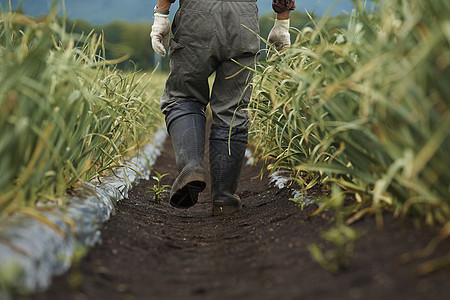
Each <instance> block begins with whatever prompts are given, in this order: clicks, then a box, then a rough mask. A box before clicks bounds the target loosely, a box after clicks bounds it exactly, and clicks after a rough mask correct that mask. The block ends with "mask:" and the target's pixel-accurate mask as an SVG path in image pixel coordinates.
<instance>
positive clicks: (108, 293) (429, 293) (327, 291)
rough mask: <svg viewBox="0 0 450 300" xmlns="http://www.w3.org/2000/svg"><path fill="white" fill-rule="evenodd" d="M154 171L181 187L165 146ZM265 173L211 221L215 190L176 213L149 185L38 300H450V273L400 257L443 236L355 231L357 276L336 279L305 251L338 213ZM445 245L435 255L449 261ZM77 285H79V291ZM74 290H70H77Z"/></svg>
mask: <svg viewBox="0 0 450 300" xmlns="http://www.w3.org/2000/svg"><path fill="white" fill-rule="evenodd" d="M164 147H165V148H164V151H163V153H162V155H161V156H160V157H159V159H158V160H157V161H156V164H155V165H154V169H155V170H156V171H158V172H160V173H169V174H170V175H169V176H167V177H165V178H164V180H163V182H164V183H166V184H170V183H171V182H172V181H173V180H174V179H175V177H176V167H175V160H174V157H173V154H172V146H171V142H170V140H169V139H168V140H167V141H166V143H165V146H164ZM260 168H261V166H260V165H256V166H247V165H246V166H244V167H243V170H242V175H241V181H240V185H239V189H238V194H239V195H240V197H241V198H242V199H243V203H244V209H243V211H242V212H240V213H237V214H234V215H232V216H220V217H212V216H211V215H210V209H211V208H210V202H209V200H208V199H209V196H210V194H209V191H208V187H207V189H206V190H205V192H203V193H202V194H201V196H200V199H199V203H198V204H197V205H196V206H194V207H193V208H191V209H188V210H179V209H175V208H173V207H171V206H170V205H169V204H168V202H167V201H165V202H162V203H155V202H154V201H153V200H152V196H151V194H149V193H147V191H148V188H149V187H150V186H153V184H154V182H151V181H142V182H141V184H140V185H139V186H137V187H135V188H134V189H133V190H132V191H131V192H130V194H129V197H128V199H125V200H123V201H121V202H120V203H119V204H118V206H117V209H116V213H115V215H114V216H112V217H111V219H110V220H109V221H108V222H106V223H105V224H104V227H103V230H102V239H103V242H102V243H101V244H98V245H97V246H95V247H93V248H92V249H91V250H90V252H89V253H88V254H87V255H86V256H85V257H84V259H82V260H81V261H80V262H79V264H77V265H76V266H74V267H73V268H72V269H71V270H70V271H69V272H68V273H67V274H66V275H65V276H62V277H58V278H55V279H54V282H53V284H52V286H51V287H50V288H49V289H48V291H46V292H45V293H40V294H36V295H32V296H31V298H32V299H36V300H42V299H66V300H69V299H74V300H75V299H76V300H81V299H108V300H114V299H384V300H386V299H449V297H450V296H449V295H450V280H449V279H450V276H449V275H450V270H449V269H446V270H441V271H439V272H435V273H431V274H428V275H425V276H416V275H415V273H414V272H415V270H416V268H417V266H418V264H419V263H420V262H422V261H417V262H414V263H410V264H400V263H399V256H400V255H401V254H403V253H406V252H408V251H410V250H412V249H419V248H423V247H425V246H426V245H427V244H428V242H429V241H430V240H431V238H432V237H433V236H434V235H435V234H436V229H433V228H421V229H416V228H415V227H414V226H413V224H412V223H411V222H410V221H408V220H394V219H393V218H392V217H390V216H388V215H387V216H385V218H384V229H383V230H382V231H381V232H380V231H377V230H376V226H375V221H374V218H373V217H370V216H368V217H366V218H364V219H362V220H361V221H359V222H357V223H356V224H354V225H353V226H354V228H356V229H358V230H360V231H362V232H364V233H365V234H364V235H363V236H362V237H361V238H360V239H359V240H358V242H357V243H356V248H355V252H354V255H353V257H352V260H351V264H350V267H349V268H348V269H347V270H345V271H343V272H341V273H339V274H337V275H333V274H331V273H329V272H327V271H325V270H323V269H322V268H321V267H320V266H319V265H318V264H317V263H316V262H314V261H313V260H312V258H311V256H310V254H309V251H308V248H307V246H308V244H310V243H321V242H322V241H323V240H322V239H321V238H320V232H321V231H322V230H324V229H326V228H328V227H330V226H331V225H332V224H334V219H333V215H332V214H331V213H325V214H321V215H320V216H316V217H312V218H307V217H308V215H309V214H310V213H311V212H312V211H313V210H314V209H315V207H313V206H310V207H307V208H305V209H304V210H303V211H301V210H300V209H299V208H298V207H297V206H296V205H295V204H294V203H293V202H291V201H289V200H288V199H289V197H291V195H290V194H289V193H290V192H289V191H288V190H287V189H283V190H279V189H278V188H276V187H273V186H271V185H270V184H269V182H268V178H267V177H266V176H265V177H264V178H263V179H262V180H260V179H259V178H258V176H257V175H258V173H259V171H260ZM449 249H450V243H449V241H448V240H447V241H446V242H445V243H444V244H442V245H441V246H440V247H439V248H438V249H437V251H436V253H435V255H442V254H444V253H447V252H448V251H449ZM77 280H78V281H80V280H81V281H80V282H79V283H78V284H75V283H76V282H77ZM70 282H72V283H71V284H70Z"/></svg>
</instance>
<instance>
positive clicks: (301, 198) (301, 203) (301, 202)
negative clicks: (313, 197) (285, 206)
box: [289, 193, 308, 211]
mask: <svg viewBox="0 0 450 300" xmlns="http://www.w3.org/2000/svg"><path fill="white" fill-rule="evenodd" d="M289 200H290V201H292V202H294V203H295V204H296V205H297V207H298V208H300V210H301V211H303V208H304V207H305V206H306V205H308V198H307V197H306V196H305V195H304V194H303V193H301V194H300V195H297V196H295V197H293V198H289Z"/></svg>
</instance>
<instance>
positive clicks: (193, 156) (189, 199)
mask: <svg viewBox="0 0 450 300" xmlns="http://www.w3.org/2000/svg"><path fill="white" fill-rule="evenodd" d="M205 122H206V120H205V117H204V116H202V115H199V114H186V115H183V116H180V117H177V118H176V119H175V120H173V121H172V122H171V123H170V127H169V133H170V137H171V138H172V144H173V149H174V153H175V159H176V162H177V169H178V172H179V174H178V177H177V178H176V179H175V181H174V183H173V185H172V189H171V191H170V204H171V205H172V206H175V207H177V208H189V207H191V206H194V205H195V204H196V203H197V200H198V194H199V193H200V192H202V191H203V190H204V189H205V187H206V175H205V170H204V168H203V156H204V151H205Z"/></svg>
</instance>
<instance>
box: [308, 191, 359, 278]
mask: <svg viewBox="0 0 450 300" xmlns="http://www.w3.org/2000/svg"><path fill="white" fill-rule="evenodd" d="M343 204H344V196H343V193H342V191H341V190H340V188H339V187H338V186H337V185H333V186H332V197H331V199H330V200H329V201H327V203H325V204H323V206H322V207H321V208H319V211H321V210H323V209H324V207H328V208H331V209H333V210H334V212H335V217H336V225H335V226H333V227H331V228H330V229H328V230H325V231H323V232H321V234H320V235H321V237H322V238H323V239H325V240H327V241H328V242H330V243H332V244H333V245H334V249H331V250H328V251H326V252H323V251H322V248H321V246H319V245H318V244H315V243H314V244H310V245H309V246H308V249H309V252H310V253H311V256H312V258H313V259H314V260H315V261H316V262H317V263H318V264H319V265H320V266H321V267H322V268H324V269H325V270H327V271H330V272H331V273H338V272H339V271H341V270H343V269H345V268H347V267H348V265H349V264H350V259H351V257H352V255H353V250H354V248H355V243H356V241H357V240H358V238H359V237H360V233H359V232H358V231H357V230H355V229H353V228H351V227H350V226H348V225H346V224H345V222H344V214H345V213H344V207H343Z"/></svg>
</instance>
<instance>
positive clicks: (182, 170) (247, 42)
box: [150, 0, 295, 215]
mask: <svg viewBox="0 0 450 300" xmlns="http://www.w3.org/2000/svg"><path fill="white" fill-rule="evenodd" d="M173 2H175V0H158V4H157V5H156V6H155V9H154V23H153V26H152V30H151V34H150V36H151V42H152V47H153V49H154V51H155V52H156V53H157V54H159V55H160V56H163V57H164V56H165V55H166V49H165V47H166V46H168V45H169V46H170V47H169V58H170V74H169V76H168V78H167V81H166V86H165V89H164V92H163V95H162V97H161V100H160V104H161V111H162V113H163V114H164V115H165V122H166V127H167V130H168V132H169V135H170V137H171V139H172V144H173V147H174V154H175V159H176V165H177V169H178V172H179V174H178V177H177V178H176V179H175V181H174V183H173V185H172V189H171V191H170V204H171V205H173V206H174V207H177V208H189V207H192V206H193V205H195V204H196V203H197V200H198V194H199V193H200V192H202V191H203V190H204V189H205V187H206V172H205V169H204V166H203V156H204V145H205V127H206V125H205V124H206V116H205V107H206V105H207V104H208V103H209V104H210V107H211V111H212V118H213V124H212V125H211V131H210V138H209V160H210V176H211V195H212V206H213V208H212V214H213V215H222V214H232V213H234V212H236V211H239V210H241V209H242V201H241V199H240V198H239V196H237V195H236V194H235V192H236V189H237V186H238V181H239V176H240V171H241V167H242V163H243V159H244V154H245V149H246V146H247V140H248V137H247V136H248V126H249V118H248V116H247V113H246V112H245V108H246V106H247V104H248V102H249V101H250V95H251V89H250V87H249V83H250V82H251V80H252V76H253V74H252V72H251V71H250V70H251V69H253V68H254V66H255V62H256V60H257V57H258V52H259V50H260V40H259V38H258V35H259V24H258V7H257V4H256V0H180V3H179V9H178V10H177V12H176V14H175V16H174V19H173V22H172V27H171V26H170V21H169V19H168V15H169V9H170V6H171V4H172V3H173ZM272 7H273V9H274V11H275V12H276V13H277V18H276V20H275V23H274V26H273V28H272V30H271V32H270V34H269V37H268V41H269V42H270V43H272V44H273V45H274V47H275V48H276V49H277V50H281V49H282V48H284V47H287V46H289V45H290V34H289V14H290V10H293V9H294V8H295V0H273V2H272ZM170 29H172V33H173V38H172V39H170V41H169V34H170ZM243 66H246V67H248V68H243ZM213 72H216V76H215V81H214V84H213V88H212V92H211V95H210V90H209V85H208V77H209V76H210V75H211V74H213Z"/></svg>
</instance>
